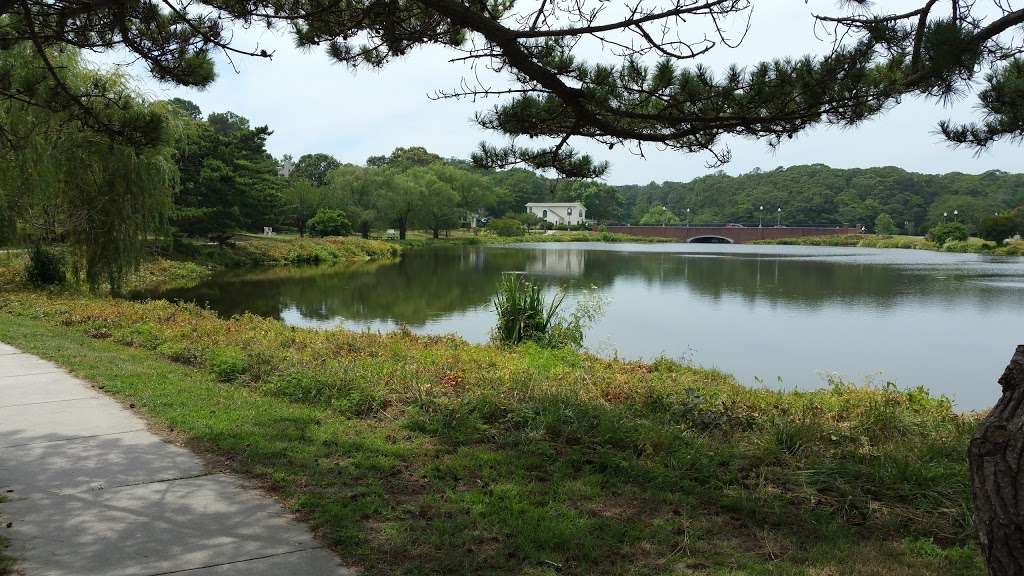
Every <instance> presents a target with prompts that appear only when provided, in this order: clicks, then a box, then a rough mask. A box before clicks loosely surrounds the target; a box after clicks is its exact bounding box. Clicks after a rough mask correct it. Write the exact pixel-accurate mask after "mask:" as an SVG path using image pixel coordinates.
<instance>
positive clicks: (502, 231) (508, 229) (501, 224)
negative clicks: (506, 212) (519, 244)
mask: <svg viewBox="0 0 1024 576" xmlns="http://www.w3.org/2000/svg"><path fill="white" fill-rule="evenodd" d="M487 229H488V230H490V231H492V232H494V233H495V234H497V235H498V236H505V237H512V236H522V235H523V233H524V232H526V227H524V226H523V224H522V223H521V222H519V221H517V220H513V219H512V218H496V219H494V220H491V221H490V222H489V223H488V224H487Z"/></svg>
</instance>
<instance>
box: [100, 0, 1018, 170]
mask: <svg viewBox="0 0 1024 576" xmlns="http://www.w3.org/2000/svg"><path fill="white" fill-rule="evenodd" d="M885 4H886V8H887V9H891V10H893V11H899V9H900V8H902V7H903V6H902V5H903V4H908V3H907V2H905V1H899V2H886V3H885ZM910 4H912V3H910ZM910 4H908V5H910ZM834 6H835V3H833V2H815V1H814V0H811V2H810V3H809V4H806V3H805V2H801V1H799V0H772V1H771V2H761V3H759V4H758V5H757V8H756V10H755V12H754V14H753V16H752V20H751V31H750V34H749V35H748V36H747V38H746V40H745V41H744V42H743V44H742V45H741V46H740V47H739V48H736V49H729V48H725V47H719V48H716V49H715V50H713V51H712V53H711V54H710V55H708V57H707V58H705V59H703V60H702V62H705V63H707V64H708V65H710V66H712V67H713V68H715V69H716V70H720V69H722V67H724V66H725V65H727V64H728V63H731V62H736V63H739V64H751V63H754V62H757V61H759V60H762V59H766V58H771V57H778V56H799V55H802V54H806V53H810V52H818V53H820V52H822V51H823V50H825V49H827V48H828V46H829V44H828V43H827V41H825V40H823V39H819V38H816V37H815V33H814V25H813V21H812V18H811V13H812V10H817V11H819V12H827V11H829V10H830V9H832V8H833V7H834ZM697 33H700V32H697ZM700 34H702V33H700ZM236 39H237V41H238V46H239V47H241V48H246V47H252V46H254V45H256V44H257V43H258V44H259V46H260V47H261V48H266V49H267V50H268V51H273V52H274V58H273V59H272V60H269V61H268V60H265V59H245V58H240V59H239V58H236V60H235V66H236V67H237V68H238V72H237V73H236V72H235V71H234V70H233V69H232V67H231V65H230V64H228V63H227V62H226V61H225V60H224V59H223V58H219V59H218V69H217V70H218V79H217V80H216V82H215V83H214V84H213V85H212V86H210V87H208V88H207V89H205V90H202V91H198V90H193V89H186V88H180V87H168V86H166V85H161V84H158V83H156V82H154V81H153V80H151V79H149V78H148V77H147V76H146V75H145V71H144V69H142V68H138V67H133V71H134V74H135V76H136V77H137V78H138V79H139V83H140V84H141V86H142V88H143V89H144V90H145V91H146V92H147V93H148V94H149V95H150V96H151V97H153V98H170V97H174V96H177V97H181V98H187V99H189V100H192V101H193V102H195V103H196V104H198V105H199V106H200V107H201V108H202V109H203V112H204V113H209V112H211V111H225V110H231V111H233V112H236V113H238V114H241V115H243V116H245V117H247V118H249V119H250V121H251V122H252V123H253V124H256V125H260V124H267V125H269V126H270V127H271V129H272V130H273V131H274V134H273V136H271V138H270V141H269V148H270V151H271V153H273V154H274V155H275V156H277V157H280V156H281V155H283V154H291V155H293V156H295V157H298V156H300V155H302V154H305V153H310V152H326V153H329V154H332V155H334V156H335V157H337V158H338V159H339V160H341V161H343V162H352V163H356V164H361V163H363V162H365V160H366V158H367V156H370V155H374V154H386V153H388V152H390V151H391V150H392V149H393V148H395V147H398V146H423V147H425V148H427V149H429V150H431V151H433V152H436V153H438V154H441V155H443V156H454V157H467V156H468V155H469V153H470V152H472V151H473V150H474V149H475V148H476V146H477V144H478V143H479V142H480V141H481V140H487V141H490V142H493V143H503V142H505V140H504V139H503V138H502V137H501V136H500V135H497V134H494V133H489V132H487V131H485V130H482V129H481V128H479V127H478V126H477V125H476V124H475V123H474V122H473V119H472V118H473V113H474V112H475V111H478V110H483V109H485V108H486V107H487V106H490V104H488V103H487V102H482V103H481V102H476V103H474V102H470V101H466V100H463V101H432V100H431V99H430V95H431V94H433V93H435V92H436V91H438V90H444V89H451V88H455V87H457V86H458V84H459V80H460V79H461V78H462V77H463V76H465V75H466V74H467V72H468V69H467V68H466V66H464V65H462V64H451V63H448V61H447V60H448V58H450V57H452V55H453V53H451V52H449V51H446V50H444V49H441V48H438V47H429V48H425V49H420V50H418V51H416V52H415V53H413V54H411V55H409V56H407V57H406V58H404V59H402V60H399V61H396V62H394V63H392V64H390V65H388V66H386V67H385V68H384V69H382V70H370V69H360V70H358V71H357V72H353V71H351V70H349V69H348V68H346V67H344V66H342V65H339V64H336V63H332V62H331V61H330V60H329V59H328V58H327V57H326V56H325V55H324V53H323V51H322V50H313V51H307V52H303V51H299V50H296V49H295V48H294V47H293V46H292V42H291V40H290V39H289V38H288V37H287V36H286V35H283V34H279V33H276V32H268V31H265V30H259V31H257V30H248V31H240V32H238V34H237V36H236ZM585 56H587V57H588V59H593V58H600V57H602V54H600V53H599V52H597V51H596V50H595V49H594V48H592V47H591V48H590V49H587V50H586V53H585ZM603 56H604V58H605V59H606V61H610V60H609V58H610V56H609V55H608V54H604V55H603ZM104 60H107V61H109V57H108V58H104ZM974 105H975V100H974V99H973V97H969V98H967V99H965V100H963V101H960V102H958V103H956V104H954V105H953V106H951V107H943V106H942V105H941V104H937V103H934V102H928V101H921V100H919V99H912V100H907V101H905V102H904V103H902V104H901V105H900V106H899V107H897V108H896V109H895V110H893V111H892V112H890V113H888V114H886V115H884V116H882V117H880V118H878V119H876V120H874V121H872V122H869V123H867V124H864V125H862V126H859V127H857V128H854V129H845V130H844V129H834V128H822V129H815V130H813V131H810V132H807V133H805V134H803V135H802V136H800V137H798V138H796V139H794V140H791V141H788V142H786V143H785V145H783V146H782V147H781V148H780V149H779V150H777V151H771V150H769V149H768V148H767V147H766V146H765V144H764V143H762V142H756V141H749V140H741V139H734V140H731V141H729V146H730V148H731V149H732V151H733V161H732V162H731V163H730V164H728V165H726V166H725V167H724V170H725V171H727V172H729V173H734V174H735V173H742V172H747V171H749V170H750V169H752V168H755V167H760V168H763V169H771V168H775V167H776V166H791V165H794V164H809V163H823V164H828V165H830V166H835V167H870V166H889V165H893V166H900V167H902V168H906V169H907V170H913V171H918V172H932V173H936V172H949V171H962V172H970V173H979V172H984V171H986V170H990V169H1001V170H1007V171H1019V170H1020V168H1021V158H1024V149H1022V148H1021V147H1019V146H1014V145H1012V144H1008V143H1004V144H998V145H996V146H994V147H993V148H992V149H991V150H990V151H987V152H985V153H984V154H982V155H981V156H980V157H976V156H975V155H974V153H973V151H970V150H954V149H952V148H950V147H949V146H948V145H947V144H946V143H944V142H943V141H942V140H941V138H940V137H939V136H937V135H935V133H934V131H935V126H936V123H937V122H938V121H939V120H940V119H944V118H960V119H965V118H971V117H972V116H973V112H974V111H973V107H974ZM575 145H576V146H577V148H579V149H581V150H585V151H588V152H591V153H592V154H593V155H594V156H595V157H596V158H597V159H599V160H608V161H609V162H611V164H612V168H611V170H610V172H609V173H608V175H607V177H606V179H607V180H608V181H609V182H611V183H613V184H628V183H647V182H650V181H658V182H661V181H664V180H684V181H685V180H690V179H692V178H695V177H698V176H701V175H703V174H706V173H707V172H708V169H707V168H706V167H705V164H706V162H707V161H708V160H709V158H708V157H706V156H705V155H700V154H682V153H679V152H670V151H660V150H658V149H656V148H655V147H653V146H651V147H647V148H645V150H644V153H645V157H644V158H641V157H640V156H638V155H636V154H634V153H631V152H630V151H628V150H625V149H620V148H616V149H615V150H613V151H609V150H607V149H606V148H605V147H603V146H595V145H592V144H588V143H586V142H585V141H577V142H575Z"/></svg>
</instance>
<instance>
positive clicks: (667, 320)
mask: <svg viewBox="0 0 1024 576" xmlns="http://www.w3.org/2000/svg"><path fill="white" fill-rule="evenodd" d="M513 271H514V272H524V273H526V274H527V275H528V276H529V277H530V278H531V279H533V280H534V281H536V282H540V283H542V284H543V285H544V286H545V287H546V289H547V290H548V292H549V294H554V293H555V292H556V291H558V290H564V291H566V292H567V294H568V299H567V303H568V306H569V307H572V306H574V305H575V304H574V303H575V301H576V299H578V298H580V297H584V295H587V294H596V295H598V297H600V298H601V299H604V300H605V312H604V315H603V316H602V317H601V318H600V319H599V320H598V321H597V322H596V323H595V324H594V325H593V326H592V327H591V329H590V330H589V332H588V337H587V342H586V345H587V347H588V349H590V350H591V351H593V352H595V353H597V354H601V355H604V356H616V355H617V356H619V357H622V358H652V357H656V356H659V355H664V356H668V357H671V358H675V359H681V360H684V361H686V362H690V363H693V364H696V365H700V366H705V367H714V368H718V369H721V370H723V371H725V372H729V373H731V374H734V375H735V376H736V377H737V378H738V379H739V380H740V381H741V382H744V383H746V384H749V385H754V386H768V387H773V388H787V389H788V388H801V389H809V388H815V387H820V386H824V385H827V383H826V377H827V376H828V375H829V374H833V373H835V374H839V375H840V376H842V377H843V378H844V379H846V380H849V381H854V382H866V381H867V382H873V383H875V384H884V383H885V382H894V383H896V384H897V385H899V386H901V387H913V386H918V385H922V386H925V387H926V388H928V389H929V390H931V391H932V392H933V393H937V394H945V395H948V396H950V397H951V398H952V399H953V400H954V401H955V402H956V404H957V406H958V407H959V408H960V409H964V410H971V409H979V408H984V407H988V406H990V405H992V404H993V403H994V402H995V400H996V398H997V397H998V395H999V387H998V385H997V384H996V379H997V378H998V377H999V375H1000V374H1001V373H1002V371H1003V368H1004V367H1005V365H1006V363H1007V361H1008V360H1009V359H1010V356H1011V355H1012V353H1013V349H1014V346H1015V345H1016V344H1018V343H1024V258H993V257H985V256H979V255H973V254H947V253H938V252H925V251H917V250H880V249H866V248H822V247H806V246H752V245H712V244H604V243H572V244H568V243H547V244H527V245H516V246H465V247H444V248H430V249H417V250H410V251H407V252H406V253H405V255H404V256H403V258H402V260H401V261H399V262H393V263H373V262H369V263H360V264H356V265H344V266H329V267H299V268H294V267H278V268H266V269H257V270H246V271H229V272H224V273H220V274H217V275H215V276H214V277H212V278H211V279H209V280H208V281H206V282H203V283H202V284H199V285H198V286H195V287H191V288H186V289H173V290H167V291H164V292H154V293H149V294H142V295H139V296H141V297H160V298H168V299H172V300H187V301H195V302H198V303H200V304H204V305H207V306H209V307H210V308H211V309H213V310H215V311H217V312H218V313H219V314H222V315H224V316H230V315H233V314H238V313H243V312H251V313H254V314H259V315H263V316H270V317H274V318H279V319H281V320H282V321H284V322H286V323H287V324H290V325H294V326H306V327H315V328H328V327H345V328H349V329H353V330H381V331H384V330H393V329H396V328H398V327H400V326H405V327H408V328H409V329H410V330H412V331H414V332H417V333H421V334H443V333H455V334H458V335H460V336H462V337H463V338H465V339H466V340H469V341H471V342H485V341H487V340H488V338H489V332H490V330H491V328H492V326H493V325H494V323H495V319H494V312H493V310H492V308H491V300H492V299H493V297H494V294H495V292H496V290H497V287H498V283H499V281H500V279H501V276H502V274H503V273H505V272H513ZM586 297H588V298H594V297H595V296H593V295H591V296H586Z"/></svg>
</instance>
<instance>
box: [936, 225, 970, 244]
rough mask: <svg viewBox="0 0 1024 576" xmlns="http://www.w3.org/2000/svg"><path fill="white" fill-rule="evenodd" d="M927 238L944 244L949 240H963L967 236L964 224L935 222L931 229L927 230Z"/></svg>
mask: <svg viewBox="0 0 1024 576" xmlns="http://www.w3.org/2000/svg"><path fill="white" fill-rule="evenodd" d="M927 238H928V240H930V241H932V242H934V243H936V244H938V245H939V246H942V245H944V244H945V243H946V242H949V241H950V240H957V241H960V242H963V241H966V240H967V238H968V233H967V226H964V225H963V224H961V223H959V222H946V223H943V224H936V225H935V226H932V228H931V230H928V236H927Z"/></svg>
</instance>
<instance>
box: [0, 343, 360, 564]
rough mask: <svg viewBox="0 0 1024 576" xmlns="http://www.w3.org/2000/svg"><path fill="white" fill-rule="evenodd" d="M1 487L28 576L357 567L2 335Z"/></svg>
mask: <svg viewBox="0 0 1024 576" xmlns="http://www.w3.org/2000/svg"><path fill="white" fill-rule="evenodd" d="M0 494H3V495H4V496H6V497H7V498H8V501H7V502H5V503H0V517H2V521H0V530H2V531H3V532H2V534H3V535H5V536H7V537H8V538H10V540H11V548H10V550H9V551H8V553H9V554H11V555H13V556H14V557H15V558H17V559H18V561H19V563H18V565H17V567H16V572H15V573H16V574H19V575H20V574H25V575H26V576H43V575H46V576H51V575H52V576H65V575H66V576H92V575H96V576H101V575H102V576H118V575H148V576H156V575H159V574H183V575H187V576H213V575H218V576H233V575H239V576H241V575H246V576H263V575H288V576H292V575H295V576H304V575H309V576H323V575H345V574H353V573H354V572H352V571H351V570H347V569H344V568H342V567H340V566H339V563H338V559H337V558H336V557H335V556H334V555H333V554H332V553H330V552H329V551H327V550H324V549H322V548H321V547H320V545H319V544H318V543H317V542H316V541H315V540H313V537H312V535H311V534H310V532H309V530H308V529H307V528H306V527H305V526H303V525H302V524H300V523H298V522H296V521H294V520H292V519H291V518H290V517H289V515H288V514H287V513H286V512H285V511H284V510H283V509H282V508H281V506H280V505H278V504H277V503H276V502H275V501H273V500H272V499H271V498H269V497H268V496H266V495H264V494H263V493H262V492H260V491H258V490H254V489H252V488H249V487H247V486H245V485H244V484H243V483H242V482H241V481H240V480H239V479H237V478H235V477H233V476H229V475H225V474H211V473H209V472H207V471H206V470H205V469H204V467H203V464H202V463H201V462H200V460H199V459H198V458H197V457H196V456H195V455H194V454H192V453H191V452H189V451H188V450H185V449H182V448H179V447H177V446H174V445H171V444H168V443H166V442H164V441H162V440H161V439H160V438H158V437H157V436H155V435H153V434H152V433H150V432H148V431H147V430H146V426H145V424H144V423H143V422H142V420H140V419H139V418H138V417H136V416H135V415H134V414H132V413H131V412H130V411H128V410H126V409H125V408H123V407H121V405H120V404H118V403H117V402H115V401H113V400H111V399H110V398H107V397H106V396H104V395H102V394H100V393H99V392H97V391H96V390H95V389H93V388H91V387H90V386H89V385H87V384H86V383H85V382H82V381H81V380H78V379H76V378H74V377H72V376H70V375H69V374H68V373H67V372H65V371H63V370H61V369H60V368H59V367H57V366H55V365H53V364H51V363H49V362H46V361H44V360H41V359H40V358H37V357H35V356H31V355H29V354H23V353H21V352H19V351H18V350H16V349H14V348H12V347H10V346H7V345H5V344H3V343H0ZM8 522H10V523H11V527H10V528H6V527H5V526H6V524H7V523H8Z"/></svg>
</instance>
